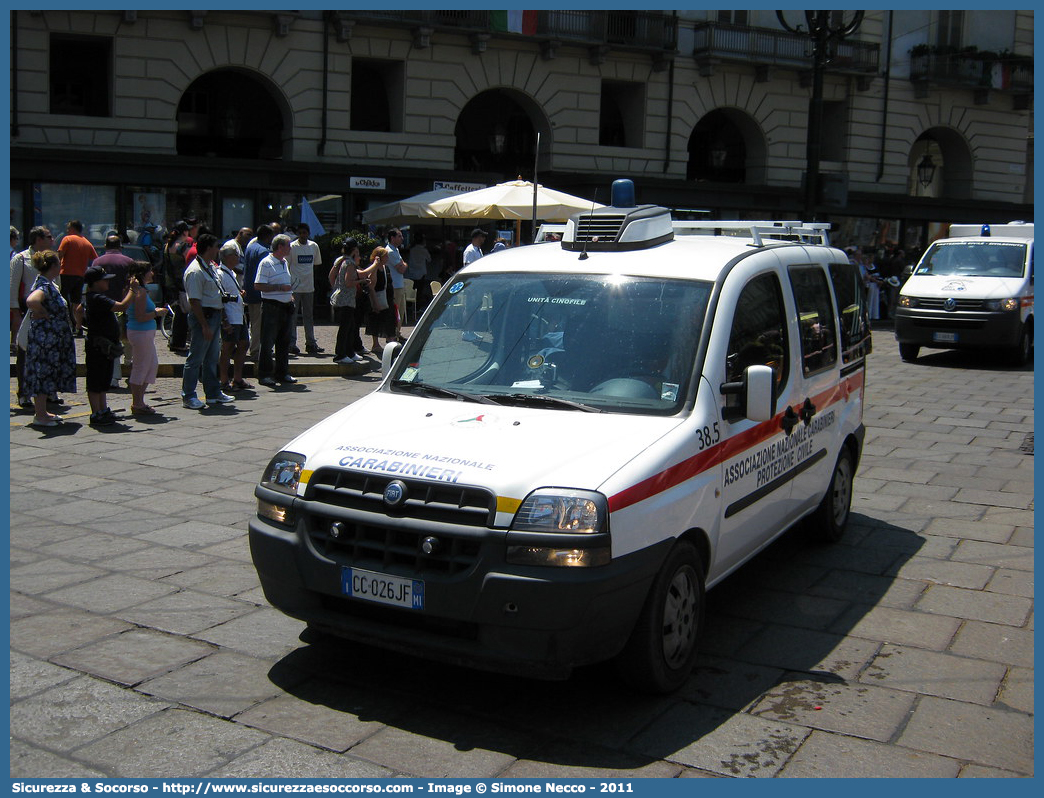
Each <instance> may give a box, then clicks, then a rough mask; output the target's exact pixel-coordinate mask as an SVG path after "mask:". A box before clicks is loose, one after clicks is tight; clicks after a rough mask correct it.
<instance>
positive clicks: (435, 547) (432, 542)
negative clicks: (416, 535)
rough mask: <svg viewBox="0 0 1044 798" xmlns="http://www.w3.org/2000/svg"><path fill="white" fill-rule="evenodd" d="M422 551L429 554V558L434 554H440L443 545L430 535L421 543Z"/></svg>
mask: <svg viewBox="0 0 1044 798" xmlns="http://www.w3.org/2000/svg"><path fill="white" fill-rule="evenodd" d="M420 547H421V551H422V552H424V553H425V554H427V555H428V556H429V557H430V556H431V555H432V554H438V553H439V549H441V548H442V543H441V542H440V541H439V539H438V538H436V537H431V536H430V535H429V536H428V537H426V538H424V540H422V541H421V546H420Z"/></svg>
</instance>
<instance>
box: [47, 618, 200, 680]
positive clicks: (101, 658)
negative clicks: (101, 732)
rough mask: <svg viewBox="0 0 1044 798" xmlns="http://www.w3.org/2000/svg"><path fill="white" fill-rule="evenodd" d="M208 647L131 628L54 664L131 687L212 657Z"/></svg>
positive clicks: (69, 652) (84, 647)
mask: <svg viewBox="0 0 1044 798" xmlns="http://www.w3.org/2000/svg"><path fill="white" fill-rule="evenodd" d="M213 652H214V649H213V648H211V647H210V646H208V645H206V644H204V643H199V642H196V641H195V640H189V639H187V638H184V637H175V636H173V635H166V634H162V633H160V632H156V631H153V630H151V629H131V630H129V631H126V632H123V633H122V634H118V635H115V636H113V637H107V638H105V639H104V640H99V641H98V642H96V643H89V644H87V645H86V646H82V647H80V648H77V649H74V650H72V651H67V652H65V653H64V654H59V655H57V656H56V657H54V659H53V661H54V662H56V663H58V664H59V665H64V666H66V667H68V668H74V669H76V670H78V671H82V672H83V673H89V674H91V675H92V676H98V677H100V678H102V679H105V680H107V681H110V682H116V683H117V684H123V685H127V686H130V685H134V684H137V683H138V682H141V681H144V680H145V679H149V678H152V677H154V676H159V675H161V674H164V673H167V672H169V671H172V670H174V669H175V668H178V667H180V666H182V665H184V664H186V663H188V662H193V661H195V660H198V659H202V658H203V657H205V656H208V655H209V654H212V653H213Z"/></svg>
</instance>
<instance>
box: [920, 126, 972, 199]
mask: <svg viewBox="0 0 1044 798" xmlns="http://www.w3.org/2000/svg"><path fill="white" fill-rule="evenodd" d="M906 165H907V184H908V187H909V191H908V193H909V194H910V196H912V197H946V198H947V199H969V198H971V195H972V182H973V166H972V156H971V150H970V148H969V147H968V143H967V142H966V141H965V140H964V137H963V136H961V134H960V133H958V132H957V131H955V130H953V129H952V128H948V127H933V128H929V129H928V130H926V131H925V132H924V133H922V134H921V135H920V136H918V137H917V140H916V141H915V142H914V144H913V147H911V148H910V154H909V155H908V156H907V163H906Z"/></svg>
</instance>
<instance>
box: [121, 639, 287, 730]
mask: <svg viewBox="0 0 1044 798" xmlns="http://www.w3.org/2000/svg"><path fill="white" fill-rule="evenodd" d="M278 668H279V666H278V665H276V666H275V669H278ZM273 670H274V668H273V666H272V664H271V662H268V661H265V660H260V659H255V658H254V657H247V656H244V655H242V654H237V653H235V652H229V651H219V652H217V653H216V654H211V655H210V656H209V657H206V658H205V659H202V660H198V661H196V662H192V663H190V664H188V665H185V666H184V667H182V668H178V669H177V670H176V671H173V672H172V673H168V674H166V675H165V676H159V677H157V678H155V679H150V680H149V681H146V682H143V683H141V684H139V685H138V687H137V688H136V689H137V690H139V691H140V692H142V693H144V694H146V695H153V696H157V697H159V698H163V699H166V700H168V701H176V702H178V703H181V704H184V705H186V706H190V707H195V708H196V709H201V710H203V711H204V712H211V713H213V714H215V715H221V716H222V717H226V718H230V717H232V716H233V715H237V714H239V713H240V712H242V711H243V710H245V709H249V708H250V707H252V706H254V705H255V704H260V703H261V702H262V701H266V700H268V699H269V698H272V697H273V696H276V695H279V694H280V693H281V692H283V690H284V689H286V687H287V686H289V685H290V684H293V683H294V679H296V680H297V681H301V680H303V679H304V678H305V677H306V676H307V674H296V675H295V674H291V673H285V672H283V671H280V676H281V678H282V681H281V682H280V683H279V684H277V683H275V682H274V681H273V680H272V679H273V678H274V677H273V676H271V675H270V672H271V671H273Z"/></svg>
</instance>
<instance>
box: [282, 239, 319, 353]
mask: <svg viewBox="0 0 1044 798" xmlns="http://www.w3.org/2000/svg"><path fill="white" fill-rule="evenodd" d="M310 232H311V230H310V229H309V227H308V225H306V224H305V223H304V222H301V224H299V225H297V239H296V240H294V241H292V242H291V243H290V257H289V258H288V259H287V265H288V266H289V267H290V276H291V277H292V278H293V286H294V305H295V306H296V307H297V309H298V310H300V311H301V321H302V323H303V324H304V328H305V352H307V353H308V354H309V355H318V354H320V353H322V352H323V351H325V350H324V349H323V348H322V347H321V346H319V344H318V343H316V340H315V324H314V322H313V320H312V310H313V307H314V299H315V276H314V274H315V272H314V267H316V266H322V265H323V256H322V255H321V254H320V252H319V245H318V244H316V243H315V242H314V241H310V240H309V239H308V234H309V233H310ZM290 352H291V353H293V354H295V355H299V354H301V350H300V349H298V348H297V317H296V313H295V317H294V321H293V322H292V324H291V327H290Z"/></svg>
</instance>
